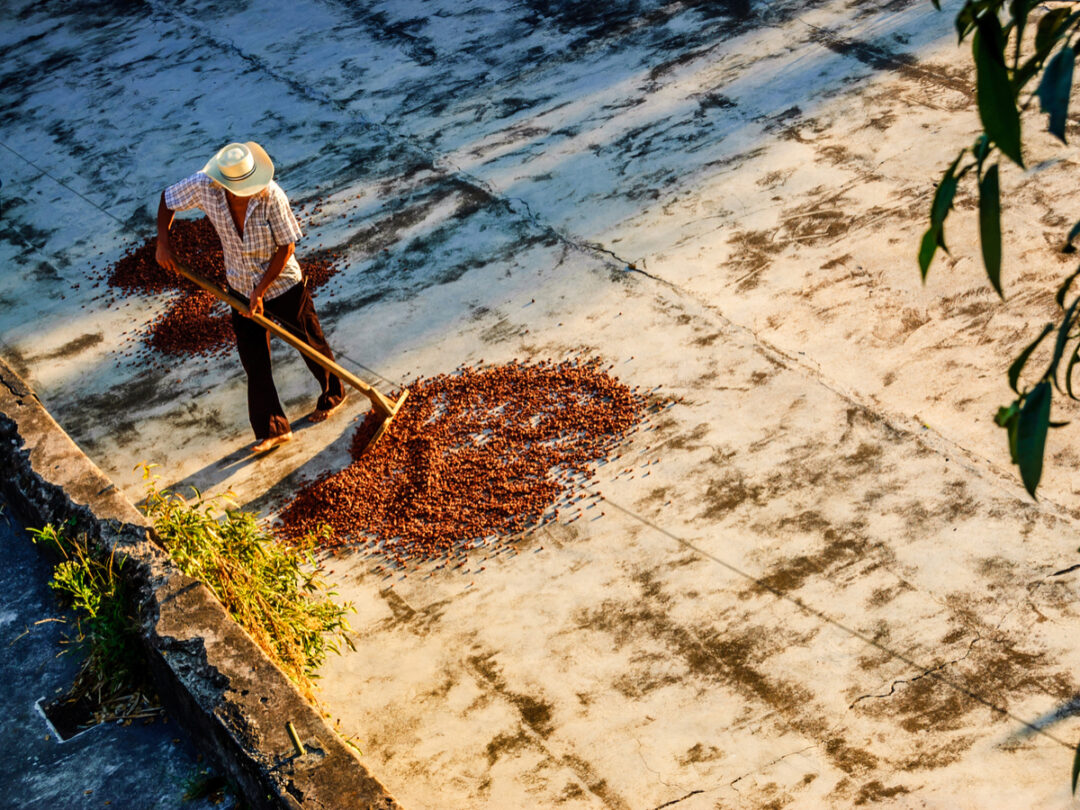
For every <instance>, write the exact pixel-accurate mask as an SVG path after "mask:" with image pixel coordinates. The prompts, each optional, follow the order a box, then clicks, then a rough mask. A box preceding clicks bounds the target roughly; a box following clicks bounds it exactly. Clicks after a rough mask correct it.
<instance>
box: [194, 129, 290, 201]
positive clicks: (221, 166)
mask: <svg viewBox="0 0 1080 810" xmlns="http://www.w3.org/2000/svg"><path fill="white" fill-rule="evenodd" d="M203 171H204V172H205V173H206V174H208V175H209V176H210V177H211V178H213V179H214V180H216V181H217V182H219V183H221V185H222V186H224V187H225V188H227V189H228V190H229V191H231V192H232V193H233V194H235V195H236V196H237V197H251V196H253V195H255V194H258V193H259V192H260V191H262V190H263V189H264V188H266V186H267V185H268V184H269V183H270V181H271V180H273V179H274V164H273V161H271V160H270V156H269V155H268V154H266V150H264V149H263V148H262V147H261V146H259V145H258V144H257V143H255V142H254V141H248V142H247V143H230V144H228V145H227V146H223V147H221V149H220V150H219V151H218V153H217V154H216V155H214V156H213V157H212V158H210V162H209V163H207V164H206V165H205V166H203Z"/></svg>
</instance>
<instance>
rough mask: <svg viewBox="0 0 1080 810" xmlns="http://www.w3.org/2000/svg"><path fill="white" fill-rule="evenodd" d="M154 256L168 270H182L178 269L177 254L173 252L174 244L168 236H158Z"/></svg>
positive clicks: (176, 271) (175, 271)
mask: <svg viewBox="0 0 1080 810" xmlns="http://www.w3.org/2000/svg"><path fill="white" fill-rule="evenodd" d="M154 258H155V259H156V260H157V263H158V264H160V265H161V266H162V267H164V268H165V269H166V270H172V271H173V272H174V273H178V272H180V271H179V270H177V269H176V254H175V253H173V249H172V244H171V243H170V242H169V238H168V237H167V236H166V237H165V238H164V239H161V238H160V237H159V238H158V240H157V251H155V253H154Z"/></svg>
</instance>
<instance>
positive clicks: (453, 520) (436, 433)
mask: <svg viewBox="0 0 1080 810" xmlns="http://www.w3.org/2000/svg"><path fill="white" fill-rule="evenodd" d="M647 409H651V405H650V401H649V399H648V398H647V397H646V396H645V395H644V394H641V393H638V392H637V391H636V390H634V389H631V388H630V387H628V386H626V385H625V384H623V383H621V382H620V381H619V380H618V379H616V378H615V377H612V376H610V375H609V374H607V373H606V372H605V371H604V370H603V369H602V368H601V364H600V362H599V361H595V360H594V361H587V362H574V361H565V362H561V363H552V362H548V361H545V362H538V363H520V362H516V361H515V362H512V363H509V364H505V365H497V366H492V367H487V368H474V367H463V368H459V369H458V370H457V371H455V372H454V373H453V374H447V375H439V376H436V377H430V378H426V379H422V380H419V381H417V382H414V383H412V384H411V385H410V386H409V397H408V399H407V400H406V401H405V404H404V405H403V407H402V409H401V410H400V411H399V412H398V414H397V416H395V417H394V420H393V422H392V423H391V425H390V428H389V430H388V431H387V432H386V433H385V434H384V435H383V437H382V438H381V439H380V440H379V442H378V443H377V444H375V445H374V446H373V447H371V448H368V447H367V445H368V441H369V439H370V438H371V436H372V434H373V432H374V431H375V429H376V428H377V427H378V425H379V424H380V422H381V418H380V417H378V416H377V415H376V414H374V413H372V412H369V413H368V414H367V415H366V416H365V418H364V421H363V422H362V423H361V424H360V425H359V426H358V427H357V430H356V432H355V434H354V436H353V439H352V448H351V452H352V458H353V461H352V462H351V463H350V464H349V466H348V467H346V468H345V469H344V470H341V471H339V472H332V473H328V474H326V475H324V476H323V477H321V478H319V479H317V480H315V481H312V482H310V483H308V484H306V485H304V486H302V487H301V489H300V490H299V491H298V493H297V494H296V496H295V497H294V498H293V499H292V500H291V501H290V502H289V503H287V504H286V505H285V506H284V508H283V509H282V510H281V511H280V513H279V518H278V530H279V532H280V533H281V534H283V535H284V536H285V537H287V538H299V537H302V536H304V535H305V534H308V533H312V534H314V535H316V536H319V537H321V542H322V544H323V545H324V546H326V547H335V546H339V545H343V544H350V545H354V546H355V545H361V546H368V547H370V548H371V549H372V550H376V551H378V552H380V553H382V554H383V555H385V556H386V557H387V558H388V559H389V560H390V561H391V564H396V565H404V564H405V563H408V562H417V561H423V560H429V559H432V558H435V557H439V556H441V555H445V556H447V557H450V556H451V555H453V554H455V553H459V552H462V551H465V552H467V551H469V550H471V549H475V548H480V547H483V548H485V549H490V550H498V547H500V545H505V544H506V543H508V542H513V539H514V538H515V537H518V536H520V535H521V534H522V533H523V532H527V531H529V530H531V529H535V528H538V527H540V526H542V525H544V524H546V523H550V522H553V521H557V520H559V519H560V517H563V516H565V513H566V511H567V510H574V509H577V510H579V512H580V510H581V509H583V508H584V506H586V505H589V506H595V505H596V504H595V503H593V502H592V501H590V502H589V504H583V503H582V501H584V500H586V499H587V498H588V497H595V495H594V496H586V495H584V494H582V485H583V484H586V483H587V482H588V481H589V480H590V479H591V477H592V475H593V473H594V470H595V467H596V465H597V464H598V463H600V462H601V461H603V460H604V459H605V458H606V457H607V456H608V455H609V454H610V453H612V452H613V450H614V448H615V447H616V445H618V444H619V442H620V441H622V440H623V438H624V437H625V436H626V435H627V433H628V432H630V431H631V430H632V429H633V428H634V427H635V426H637V425H638V424H639V422H640V421H641V420H642V418H643V417H644V415H645V413H646V410H647ZM579 512H575V514H578V513H579ZM595 513H596V515H597V516H598V515H599V514H600V510H599V509H596V510H595ZM570 517H571V518H572V516H570Z"/></svg>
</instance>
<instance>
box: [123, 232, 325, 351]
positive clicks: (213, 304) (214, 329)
mask: <svg viewBox="0 0 1080 810" xmlns="http://www.w3.org/2000/svg"><path fill="white" fill-rule="evenodd" d="M169 233H170V237H171V239H172V244H173V249H174V250H175V252H176V255H177V258H179V259H180V261H181V262H183V263H184V264H185V265H187V266H188V267H190V268H191V269H192V270H194V271H195V272H196V273H199V274H200V275H202V276H204V277H206V278H209V279H210V280H212V281H215V282H217V283H218V284H224V283H225V260H224V256H223V254H222V251H221V242H220V240H219V239H218V235H217V231H215V230H214V226H213V224H212V223H211V222H210V220H208V219H206V218H205V217H200V218H199V219H180V220H176V221H175V222H174V223H173V227H172V229H171V230H170V232H169ZM156 247H157V238H156V237H152V238H150V239H147V240H146V241H145V242H143V243H141V244H137V245H134V246H133V247H132V248H131V249H129V250H128V252H127V253H125V254H124V255H123V256H122V257H121V258H120V259H119V260H118V261H116V262H115V263H114V264H113V265H111V266H110V267H108V268H106V273H105V277H104V280H105V282H106V284H107V285H108V286H109V287H111V288H112V289H113V291H114V292H115V293H116V294H117V295H119V296H121V297H125V296H128V295H137V294H140V293H141V294H160V293H164V292H169V291H176V292H178V293H179V294H178V295H177V296H176V299H175V300H174V301H173V302H172V304H170V306H169V308H168V309H167V310H166V311H165V312H164V313H162V315H160V316H159V317H158V318H157V319H156V320H154V321H153V322H152V323H151V324H149V326H148V327H147V328H146V331H145V333H144V334H143V336H142V340H143V343H144V345H145V346H148V347H149V348H151V349H153V350H155V351H157V352H159V353H161V354H165V355H174V356H175V355H181V356H182V355H212V354H221V353H223V352H227V351H229V350H231V347H232V345H233V343H234V340H233V333H232V326H231V325H230V323H229V307H228V306H226V305H225V304H223V303H221V302H220V301H218V300H217V299H215V298H214V297H213V296H212V295H210V293H207V292H204V291H203V290H200V289H199V288H198V287H197V286H195V285H194V284H192V283H191V282H190V281H188V280H187V279H185V278H184V277H183V276H181V275H178V274H176V273H171V272H169V271H168V270H165V269H163V268H162V267H160V266H159V265H158V263H157V261H156V260H155V258H154V254H155V251H156ZM297 261H298V262H299V263H300V269H301V270H302V271H303V272H304V277H305V278H306V279H307V282H308V287H309V288H310V289H317V288H318V287H321V286H322V285H324V284H326V282H328V281H329V280H330V279H331V278H332V277H333V276H334V274H335V273H337V271H338V267H337V256H336V255H334V254H328V253H315V254H311V255H308V256H305V257H303V258H300V257H297Z"/></svg>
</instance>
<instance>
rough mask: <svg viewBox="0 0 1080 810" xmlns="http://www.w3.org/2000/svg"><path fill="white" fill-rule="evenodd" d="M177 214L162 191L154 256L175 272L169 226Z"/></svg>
mask: <svg viewBox="0 0 1080 810" xmlns="http://www.w3.org/2000/svg"><path fill="white" fill-rule="evenodd" d="M175 215H176V214H175V212H174V211H173V210H172V209H171V208H169V206H167V205H166V204H165V192H164V191H163V192H161V202H159V203H158V210H157V251H156V252H155V254H154V258H155V259H157V263H158V264H160V265H161V266H162V267H164V268H165V269H166V270H172V271H173V272H174V273H176V272H178V271H177V269H176V254H175V253H173V249H172V241H171V240H170V239H169V228H171V227H172V223H173V217H174V216H175ZM278 272H281V271H280V270H279V271H278Z"/></svg>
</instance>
